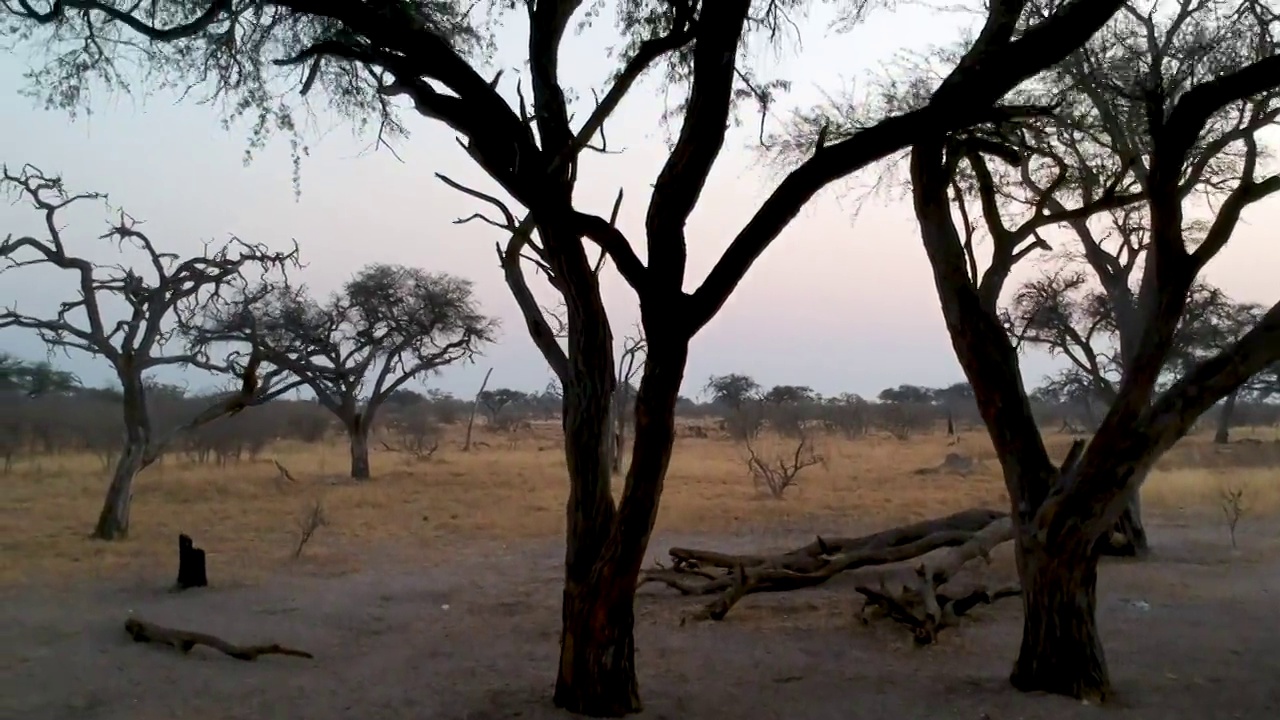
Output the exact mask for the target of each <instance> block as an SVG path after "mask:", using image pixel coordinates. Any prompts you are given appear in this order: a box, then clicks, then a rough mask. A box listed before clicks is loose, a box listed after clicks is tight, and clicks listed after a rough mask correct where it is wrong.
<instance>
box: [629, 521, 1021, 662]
mask: <svg viewBox="0 0 1280 720" xmlns="http://www.w3.org/2000/svg"><path fill="white" fill-rule="evenodd" d="M1012 538H1013V530H1012V524H1011V523H1010V520H1009V517H1008V514H1007V513H1003V512H998V511H996V510H989V509H986V508H974V509H970V510H964V511H961V512H958V513H955V514H952V515H948V516H946V517H941V518H935V519H932V520H925V521H922V522H917V523H912V524H910V525H903V526H900V527H895V528H890V529H888V530H884V531H881V532H878V533H874V534H871V535H866V536H863V537H857V538H823V537H821V536H819V537H818V538H816V539H815V540H814V541H813V542H812V543H809V544H808V545H805V546H804V547H801V548H797V549H795V550H792V551H790V552H785V553H780V554H777V555H731V554H726V553H719V552H714V551H707V550H693V549H688V548H678V547H677V548H671V550H670V551H669V554H670V556H671V566H670V567H663V566H660V565H659V566H657V567H654V568H651V569H649V570H646V571H645V572H644V573H643V574H642V575H641V578H640V584H641V585H644V584H645V583H650V582H659V583H663V584H665V585H667V586H668V587H672V588H675V589H676V590H678V591H680V592H681V593H682V594H684V595H713V594H714V595H718V597H717V598H716V599H715V600H713V601H712V602H711V603H709V604H708V605H707V606H706V607H705V608H704V609H703V610H702V611H701V612H699V613H697V614H696V615H695V617H697V618H699V619H711V620H721V619H723V618H724V617H725V615H726V614H728V612H729V610H730V609H731V608H732V607H733V606H734V605H735V604H737V602H738V601H740V600H741V599H742V598H744V597H746V596H747V595H751V594H754V593H761V592H786V591H790V590H798V589H801V588H806V587H814V586H816V585H821V584H822V583H825V582H826V581H828V580H830V579H831V578H833V577H835V576H836V575H839V574H842V573H849V574H850V575H851V576H852V577H853V583H854V586H855V587H856V588H857V590H858V592H859V593H861V594H862V595H863V596H865V597H866V598H867V605H868V606H871V607H877V608H880V609H883V610H885V611H886V613H887V614H888V615H889V616H890V617H892V618H893V619H895V620H898V621H899V622H902V623H904V624H907V625H908V626H909V627H911V628H912V630H913V631H914V632H915V635H916V639H917V641H918V642H921V643H928V642H932V641H933V640H934V639H936V636H937V632H938V631H939V630H941V629H943V628H945V627H950V626H952V625H954V624H955V622H956V620H957V618H959V617H960V616H962V615H964V614H965V613H967V612H968V611H969V610H970V609H972V608H973V607H975V606H976V605H978V604H980V603H990V602H993V601H995V600H997V599H999V598H1002V597H1010V596H1013V595H1017V594H1019V593H1020V592H1021V591H1020V589H1019V588H1017V587H1016V586H1015V585H1009V586H1003V587H997V588H987V587H986V586H985V585H984V584H982V583H979V582H976V581H969V582H965V583H962V582H952V579H953V578H954V577H955V575H956V574H957V573H958V572H959V571H960V569H961V568H962V567H963V566H964V565H965V564H966V563H968V562H969V561H971V560H973V559H975V558H979V557H982V558H986V557H987V556H988V555H989V554H990V552H991V550H992V549H993V548H994V547H996V546H997V545H1000V544H1001V543H1004V542H1007V541H1008V540H1011V539H1012ZM865 612H866V610H865V608H864V618H865Z"/></svg>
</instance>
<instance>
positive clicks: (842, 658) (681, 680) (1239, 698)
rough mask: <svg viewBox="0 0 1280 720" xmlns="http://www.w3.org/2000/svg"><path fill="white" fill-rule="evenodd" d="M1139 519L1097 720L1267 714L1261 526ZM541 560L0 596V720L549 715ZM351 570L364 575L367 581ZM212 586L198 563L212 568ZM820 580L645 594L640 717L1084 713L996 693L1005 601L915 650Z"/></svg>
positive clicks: (1113, 611) (1003, 663)
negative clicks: (188, 640) (261, 650)
mask: <svg viewBox="0 0 1280 720" xmlns="http://www.w3.org/2000/svg"><path fill="white" fill-rule="evenodd" d="M1222 535H1223V533H1222V531H1221V529H1220V528H1217V527H1212V526H1205V527H1202V528H1195V527H1188V526H1174V525H1169V524H1163V525H1158V526H1155V527H1153V528H1152V536H1153V541H1154V542H1155V543H1156V544H1157V545H1158V547H1159V556H1158V557H1157V558H1155V559H1153V560H1152V561H1149V562H1147V563H1143V564H1135V563H1114V562H1113V563H1108V564H1107V565H1106V566H1105V567H1104V572H1103V579H1102V592H1101V599H1100V605H1101V609H1100V617H1101V623H1102V630H1103V635H1104V639H1105V642H1106V645H1107V654H1108V660H1109V662H1110V665H1111V668H1112V673H1113V678H1114V680H1115V682H1116V685H1117V687H1118V690H1119V693H1118V695H1119V696H1118V698H1117V700H1116V701H1115V703H1114V706H1113V709H1111V710H1108V711H1107V712H1106V715H1107V716H1108V717H1111V716H1117V717H1125V718H1150V719H1152V720H1155V719H1157V718H1158V719H1160V720H1166V719H1171V718H1189V719H1190V718H1194V719H1195V720H1204V719H1206V718H1214V719H1217V718H1274V717H1280V683H1277V680H1280V650H1277V648H1280V622H1277V620H1276V616H1275V612H1274V606H1275V602H1276V596H1277V593H1278V592H1280V544H1278V543H1277V541H1276V538H1277V528H1276V527H1275V526H1270V527H1266V528H1261V527H1253V528H1250V529H1247V530H1244V531H1242V540H1241V544H1242V549H1241V550H1240V551H1238V552H1234V553H1233V552H1232V551H1231V550H1230V549H1229V546H1228V544H1227V542H1226V540H1225V538H1224V537H1222ZM806 539H808V538H807V537H801V536H798V535H788V536H782V535H779V534H777V533H775V532H772V531H770V532H768V533H765V532H764V531H757V532H755V533H754V534H744V535H741V536H737V537H730V538H726V537H720V538H706V537H703V538H694V537H688V536H683V537H672V536H667V537H659V538H656V540H655V544H654V547H655V548H659V549H665V548H666V547H667V546H668V545H670V544H694V543H697V544H700V545H703V546H708V547H719V548H724V549H730V550H758V549H764V548H767V547H771V546H785V545H790V544H792V542H793V541H798V542H799V541H804V540H806ZM560 562H561V550H560V547H559V545H558V543H554V542H550V541H548V542H541V543H537V544H535V545H526V546H524V547H522V548H521V549H519V550H518V551H516V550H504V549H503V548H501V547H500V546H493V547H473V548H471V549H470V550H468V551H467V552H466V553H465V555H464V556H456V557H454V558H453V559H452V560H451V561H450V562H447V563H433V564H424V563H422V562H421V561H419V562H417V563H413V564H398V565H397V568H396V569H395V570H391V569H386V568H385V566H390V565H392V564H393V563H392V562H390V561H384V563H383V565H384V569H382V570H379V571H372V570H366V571H363V572H361V573H359V574H355V575H348V576H344V577H339V578H317V577H310V576H306V575H303V574H301V573H288V574H283V575H280V576H277V577H275V578H273V579H272V580H270V581H269V582H267V583H265V584H263V585H260V586H254V587H249V586H243V587H232V588H211V589H207V590H201V591H193V592H189V593H185V594H182V595H172V594H168V593H166V592H165V591H164V589H163V586H164V585H165V584H166V583H167V582H168V581H170V579H171V578H170V575H171V570H170V568H163V569H158V570H157V572H156V577H154V578H150V579H148V580H147V581H145V582H134V583H129V584H128V585H121V584H116V585H103V584H98V585H94V586H79V587H75V588H71V589H64V590H60V591H56V592H55V591H53V590H49V589H38V588H34V587H30V586H29V587H26V588H24V589H10V590H5V591H2V592H0V717H4V718H15V719H16V718H39V719H41V720H58V719H61V718H75V719H76V720H107V719H116V718H119V719H121V720H123V719H125V718H128V719H129V720H153V719H154V720H173V719H178V718H184V719H185V718H190V719H198V720H206V719H219V720H227V719H231V718H237V719H239V718H244V719H250V718H252V719H255V720H261V719H266V718H298V719H300V720H301V719H305V720H328V719H329V718H360V719H361V720H379V719H381V718H409V717H414V718H432V719H439V720H452V719H459V720H460V719H463V718H469V719H483V718H515V717H519V718H553V717H563V714H560V713H558V712H557V711H555V710H554V709H553V708H552V707H551V704H550V694H551V692H550V691H551V683H552V680H553V677H554V675H553V671H554V663H555V657H556V641H557V630H558V615H559V610H558V601H559V573H560ZM370 567H371V566H370ZM211 572H212V573H213V578H212V579H213V580H214V582H215V583H216V582H217V568H216V567H215V568H212V569H211ZM854 597H855V595H854V593H852V591H851V589H850V588H849V587H848V586H847V585H843V584H841V583H840V582H839V581H838V580H837V581H835V582H832V583H830V584H829V585H828V586H827V587H824V588H821V589H817V590H810V591H805V592H798V593H789V594H783V595H778V596H772V597H763V596H754V597H752V598H748V599H747V600H745V601H744V602H743V603H742V605H740V606H739V608H736V609H735V610H734V613H732V614H730V616H729V618H728V619H726V620H725V621H724V622H722V623H719V624H709V623H697V624H693V623H691V624H688V625H684V626H681V625H680V618H681V616H682V615H683V614H684V613H685V612H687V611H688V610H689V609H690V608H692V607H696V606H697V601H696V600H690V599H688V598H680V597H678V596H675V595H674V594H673V593H671V592H670V591H667V590H663V589H659V588H653V587H646V588H645V589H644V590H643V591H642V597H641V599H640V602H639V605H638V618H639V619H638V629H637V633H638V641H637V642H638V647H639V654H638V663H639V667H640V674H641V677H640V682H641V693H642V696H643V697H644V699H645V702H646V704H647V708H646V710H647V711H646V713H645V714H644V717H652V718H669V719H671V720H676V719H679V720H689V719H694V718H750V719H753V720H755V719H758V720H767V719H768V718H784V717H785V718H803V719H808V718H813V719H815V720H817V719H819V718H840V719H841V720H851V719H852V720H856V719H860V718H868V719H871V718H875V719H876V720H880V719H884V718H903V719H908V718H919V719H925V720H929V719H933V718H968V719H971V720H982V719H990V720H1004V719H1013V718H1026V719H1032V718H1074V717H1095V716H1097V713H1098V710H1097V709H1095V708H1089V707H1084V706H1082V705H1081V704H1079V703H1076V702H1073V701H1069V700H1065V699H1060V698H1050V697H1036V696H1027V695H1020V694H1018V693H1015V692H1013V691H1012V690H1011V689H1009V687H1008V685H1007V682H1006V677H1007V673H1008V669H1009V666H1010V663H1011V661H1012V658H1013V656H1014V654H1015V651H1016V648H1017V642H1018V636H1019V617H1018V615H1019V613H1018V608H1017V604H1016V601H1006V604H1003V605H1001V606H999V607H997V608H991V609H981V610H979V611H976V612H975V614H974V616H973V618H972V620H971V621H970V622H968V623H967V624H966V625H965V626H964V627H962V628H960V629H958V630H955V631H950V632H949V634H947V635H944V637H943V640H942V641H941V642H940V643H939V644H938V645H937V646H934V647H931V648H926V649H917V648H914V647H912V646H911V644H910V642H909V640H908V638H907V635H906V633H905V631H904V630H902V629H901V628H898V627H894V626H892V625H891V624H888V623H887V621H880V622H875V623H873V624H872V625H869V626H864V625H862V624H861V623H859V622H858V620H857V619H856V612H855V610H856V608H857V606H858V604H859V602H858V601H857V600H856V599H854ZM129 613H135V614H137V615H139V616H141V617H145V618H146V619H149V620H151V621H154V622H157V623H160V624H164V625H170V626H175V627H183V628H188V629H193V630H201V631H205V632H211V633H215V634H218V635H221V636H223V637H225V638H227V639H229V640H231V641H233V642H234V641H240V642H269V641H276V642H280V643H283V644H286V645H293V646H296V647H301V648H303V649H306V650H309V651H311V652H313V653H315V654H316V656H317V659H316V660H314V661H308V660H300V659H294V658H285V657H275V656H270V657H265V658H263V659H260V660H259V661H257V662H254V663H245V662H239V661H236V660H232V659H230V658H227V657H225V656H223V655H220V654H217V653H214V652H211V651H209V650H207V649H205V648H198V649H196V650H195V651H193V652H192V653H191V655H189V656H187V657H182V656H180V655H178V654H177V653H175V652H174V651H172V650H168V649H164V648H159V647H154V646H147V645H140V644H135V643H132V642H131V641H130V640H129V638H128V637H127V636H126V635H125V633H124V632H123V630H122V623H123V621H124V619H125V617H126V616H127V615H128V614H129Z"/></svg>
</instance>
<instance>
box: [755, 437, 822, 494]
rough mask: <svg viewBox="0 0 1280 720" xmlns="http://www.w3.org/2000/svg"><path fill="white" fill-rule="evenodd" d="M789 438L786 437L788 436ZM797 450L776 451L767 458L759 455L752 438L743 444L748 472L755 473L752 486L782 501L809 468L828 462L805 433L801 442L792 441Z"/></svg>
mask: <svg viewBox="0 0 1280 720" xmlns="http://www.w3.org/2000/svg"><path fill="white" fill-rule="evenodd" d="M784 437H785V436H784ZM789 439H790V440H791V441H792V442H791V444H792V445H794V446H795V447H794V448H793V449H791V450H786V451H782V450H779V451H776V452H774V453H770V454H768V455H766V456H765V457H762V456H761V453H760V452H758V451H757V447H756V446H757V444H758V442H753V441H752V440H751V439H750V438H747V439H744V440H743V447H744V448H745V449H746V451H747V458H746V463H747V470H748V472H750V473H751V482H752V484H753V485H754V486H755V488H756V490H758V491H765V492H767V493H768V494H769V496H770V497H772V498H774V499H775V500H781V499H782V496H783V494H785V493H786V492H787V488H790V487H792V486H794V485H795V484H796V478H797V476H798V475H799V474H800V472H801V471H803V470H804V469H805V468H807V467H812V466H814V465H822V464H823V463H825V462H826V461H825V460H824V459H823V457H822V455H820V454H818V452H817V451H816V450H814V447H813V440H812V439H810V437H809V436H808V435H806V434H805V433H804V432H803V431H800V433H799V437H798V438H789Z"/></svg>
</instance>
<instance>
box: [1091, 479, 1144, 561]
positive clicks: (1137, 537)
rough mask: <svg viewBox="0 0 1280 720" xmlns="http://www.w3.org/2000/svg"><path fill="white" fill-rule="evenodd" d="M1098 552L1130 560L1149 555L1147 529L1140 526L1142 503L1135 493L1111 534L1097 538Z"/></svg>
mask: <svg viewBox="0 0 1280 720" xmlns="http://www.w3.org/2000/svg"><path fill="white" fill-rule="evenodd" d="M1143 474H1144V475H1145V474H1146V473H1143ZM1143 480H1145V478H1143ZM1141 482H1142V481H1139V484H1140V483H1141ZM1098 551H1099V552H1100V553H1101V554H1103V555H1110V556H1112V557H1132V558H1144V557H1146V556H1147V555H1149V554H1150V553H1151V544H1150V542H1149V541H1148V540H1147V529H1146V527H1144V526H1143V524H1142V501H1141V497H1140V495H1139V494H1138V493H1137V492H1134V493H1133V497H1132V498H1131V499H1130V500H1129V503H1128V504H1127V505H1126V506H1125V508H1124V512H1122V513H1121V514H1120V519H1119V520H1117V521H1116V525H1115V527H1114V528H1112V530H1111V532H1109V533H1107V534H1106V535H1104V536H1102V537H1101V538H1098Z"/></svg>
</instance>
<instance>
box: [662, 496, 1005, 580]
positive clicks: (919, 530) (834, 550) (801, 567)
mask: <svg viewBox="0 0 1280 720" xmlns="http://www.w3.org/2000/svg"><path fill="white" fill-rule="evenodd" d="M1002 517H1008V513H1004V512H1000V511H998V510H990V509H988V508H971V509H969V510H961V511H960V512H957V513H952V514H951V515H946V516H944V517H940V518H934V519H932V520H922V521H920V522H915V523H911V524H909V525H901V526H899V527H894V528H889V529H888V530H882V531H880V532H877V533H872V534H870V535H863V536H862V537H855V538H847V537H837V538H824V537H822V536H821V535H819V536H818V537H817V539H815V540H814V541H813V542H811V543H809V544H808V545H805V546H804V547H801V548H796V549H795V550H792V551H790V552H785V553H781V554H779V555H730V554H726V553H718V552H714V551H710V550H693V549H689V548H680V547H673V548H671V550H670V551H669V554H670V555H671V559H672V561H673V562H674V563H675V564H676V565H680V566H687V565H689V564H696V565H697V566H702V565H709V566H712V567H718V568H725V569H730V570H731V569H733V568H736V567H738V566H739V565H741V566H743V567H747V568H752V567H758V566H761V565H769V566H772V567H777V568H781V569H785V570H792V571H794V572H800V573H804V572H813V571H814V570H817V569H819V568H821V567H822V566H823V565H825V564H827V562H828V560H827V559H826V556H829V555H840V554H842V553H856V552H874V551H878V550H881V551H882V550H888V549H890V548H894V547H898V546H901V545H909V544H911V543H915V542H917V541H920V540H923V539H924V538H926V537H928V536H930V535H935V534H937V533H941V532H960V533H967V534H973V533H976V532H978V531H979V530H981V529H982V528H984V527H986V526H988V525H990V524H991V523H993V522H995V521H996V520H999V519H1000V518H1002Z"/></svg>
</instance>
